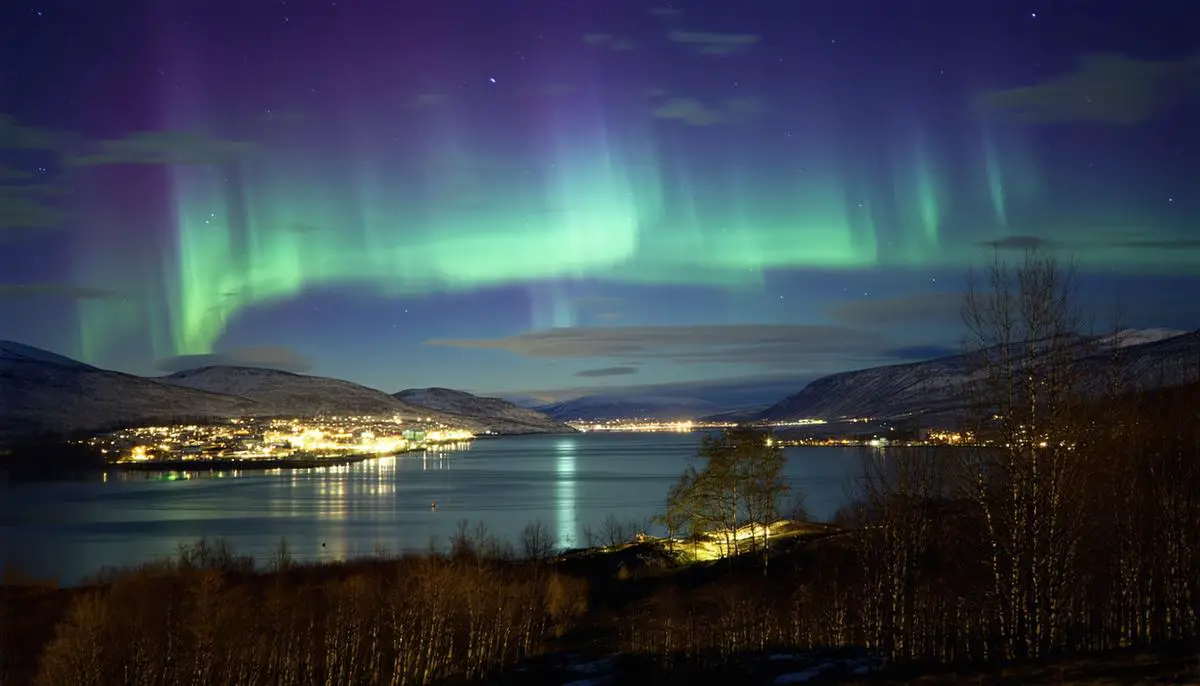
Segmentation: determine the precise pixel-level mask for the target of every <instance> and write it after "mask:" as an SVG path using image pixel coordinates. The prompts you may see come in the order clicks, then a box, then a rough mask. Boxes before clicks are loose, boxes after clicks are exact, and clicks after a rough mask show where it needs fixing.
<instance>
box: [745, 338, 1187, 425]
mask: <svg viewBox="0 0 1200 686" xmlns="http://www.w3.org/2000/svg"><path fill="white" fill-rule="evenodd" d="M1151 331H1152V332H1153V331H1154V330H1151ZM1139 333H1141V332H1121V333H1119V334H1117V335H1116V336H1091V337H1089V336H1080V337H1076V338H1077V339H1078V340H1077V341H1075V342H1074V344H1075V345H1076V346H1077V353H1076V359H1077V360H1078V362H1079V363H1080V364H1082V365H1084V370H1085V375H1088V376H1089V378H1096V379H1102V378H1104V376H1103V372H1104V370H1105V365H1109V364H1111V363H1112V362H1113V360H1114V359H1116V360H1119V362H1120V364H1121V366H1122V371H1123V376H1124V377H1125V378H1124V381H1125V382H1126V384H1127V385H1128V386H1129V388H1130V389H1131V390H1150V389H1155V388H1168V387H1173V386H1178V385H1183V384H1186V383H1190V382H1192V381H1195V380H1200V331H1196V332H1186V333H1176V334H1175V335H1165V333H1169V332H1154V333H1148V334H1145V335H1139ZM1125 334H1130V335H1125ZM978 354H979V353H976V352H966V353H960V354H958V355H951V356H948V357H941V358H935V359H932V360H925V361H922V362H906V363H903V364H896V365H887V366H882V367H871V368H869V369H861V370H857V371H849V372H841V373H838V374H831V375H829V376H823V377H821V378H819V379H816V380H814V381H812V382H810V383H809V384H808V385H807V386H805V387H804V388H802V389H801V390H800V391H799V392H797V393H794V394H792V395H790V396H788V397H786V398H784V399H782V400H780V401H779V402H777V403H775V404H774V405H772V406H771V407H769V408H767V409H766V410H764V411H762V412H761V413H759V414H758V415H757V416H756V417H755V419H756V420H758V421H766V422H781V421H795V420H800V419H821V420H825V421H838V420H849V419H853V418H868V417H869V418H872V419H880V420H907V421H915V420H920V421H923V422H925V423H928V424H931V425H933V426H942V425H948V424H950V423H952V422H953V420H954V418H955V417H956V415H957V414H959V413H961V410H963V409H964V408H965V407H966V406H967V403H968V402H969V398H968V397H967V393H968V385H969V382H970V379H971V377H972V375H973V374H975V372H974V371H973V370H974V367H975V365H974V364H973V362H972V357H973V356H976V355H978Z"/></svg>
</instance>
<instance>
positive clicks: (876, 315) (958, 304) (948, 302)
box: [826, 293, 963, 357]
mask: <svg viewBox="0 0 1200 686" xmlns="http://www.w3.org/2000/svg"><path fill="white" fill-rule="evenodd" d="M962 302H963V294H962V293H922V294H919V295H905V296H898V297H894V298H874V299H871V300H848V301H845V302H840V303H838V304H836V305H834V306H833V307H830V308H829V309H828V310H827V311H826V315H827V316H828V317H829V318H830V319H831V320H833V321H835V322H837V323H839V324H842V325H844V326H848V327H867V328H872V327H877V326H881V325H882V326H886V325H889V324H897V323H913V322H919V323H922V324H926V323H928V322H929V321H930V320H942V321H950V320H957V319H958V317H959V314H960V312H961V311H962ZM899 357H903V356H902V355H901V356H899Z"/></svg>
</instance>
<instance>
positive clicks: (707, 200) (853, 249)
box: [80, 122, 1196, 359]
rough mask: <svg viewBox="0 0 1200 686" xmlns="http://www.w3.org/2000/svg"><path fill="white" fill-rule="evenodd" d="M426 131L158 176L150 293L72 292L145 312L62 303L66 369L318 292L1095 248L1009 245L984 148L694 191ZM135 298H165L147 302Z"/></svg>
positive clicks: (914, 264) (744, 276)
mask: <svg viewBox="0 0 1200 686" xmlns="http://www.w3.org/2000/svg"><path fill="white" fill-rule="evenodd" d="M592 130H593V131H601V132H603V131H604V127H603V125H602V123H593V128H592ZM433 132H434V133H433V135H432V136H431V137H430V138H429V142H428V143H427V144H426V146H425V147H424V149H423V150H422V151H421V154H419V155H417V159H416V160H415V162H416V164H415V165H414V164H412V163H407V164H405V163H399V162H396V161H394V160H391V159H388V158H387V157H385V156H384V155H383V154H382V153H381V152H380V151H378V150H375V149H373V147H372V143H371V140H370V137H369V135H368V134H367V133H365V132H364V133H362V134H360V136H359V139H358V140H356V141H355V143H354V144H353V145H352V146H350V147H351V152H350V154H349V155H348V157H349V158H350V160H351V162H350V164H348V165H346V167H345V168H347V169H349V170H350V171H349V172H348V173H346V174H341V175H339V176H338V177H337V178H336V181H335V182H333V183H331V181H330V177H331V175H330V173H329V170H328V168H326V167H322V166H320V165H318V164H315V162H314V160H312V159H309V158H306V157H304V156H302V155H299V154H297V153H294V152H293V153H290V154H269V153H268V152H267V151H264V152H263V154H260V155H258V156H256V157H255V158H253V159H251V160H246V161H242V162H239V163H237V164H230V165H223V166H209V167H205V166H192V167H185V166H180V167H172V168H171V169H170V174H171V178H172V188H173V202H174V224H175V231H174V245H173V249H172V250H170V251H168V252H167V259H166V263H164V264H161V265H159V266H158V267H157V269H156V270H155V273H157V274H158V275H159V277H160V278H158V279H152V278H146V277H145V275H144V274H138V273H134V272H136V271H137V270H130V271H129V272H128V273H126V274H124V275H116V276H114V275H113V274H111V273H110V274H104V273H100V272H99V271H98V270H100V266H99V265H101V264H111V263H112V260H103V259H99V260H89V266H90V267H91V269H90V273H89V274H88V275H89V276H93V277H97V278H100V279H101V280H102V281H104V282H105V283H108V284H112V286H113V287H114V288H117V289H122V290H123V291H124V292H128V293H138V294H139V295H140V296H143V298H144V299H145V300H147V301H153V300H155V299H157V300H158V301H162V302H163V305H162V306H159V307H153V306H150V307H147V308H143V309H136V308H135V307H133V306H130V305H129V304H127V303H121V302H115V303H114V302H110V301H102V300H96V301H89V302H84V303H81V304H80V310H81V311H80V316H81V336H82V345H83V352H84V355H85V357H86V358H87V359H97V358H99V357H102V356H103V355H104V354H106V352H107V351H109V350H111V349H112V347H113V346H114V345H118V344H120V342H121V338H120V336H121V334H120V332H128V331H131V330H137V329H138V328H139V327H137V326H136V324H137V322H138V321H139V320H140V319H144V318H149V319H150V321H149V322H148V323H149V324H150V328H151V329H152V330H153V331H155V333H154V334H153V335H154V340H153V341H152V343H153V347H154V352H155V354H157V355H159V356H160V357H166V356H174V355H196V354H204V353H208V352H211V351H212V350H213V348H214V346H215V345H216V344H217V342H218V341H219V339H220V337H221V336H222V334H223V332H224V331H225V330H226V327H227V326H228V325H229V324H230V322H231V321H232V320H233V319H234V318H235V317H237V316H238V315H239V314H241V313H244V312H246V311H247V310H248V309H250V308H252V307H254V306H256V305H261V304H266V303H272V302H278V301H282V300H285V299H288V298H292V297H295V296H297V295H299V294H300V293H302V292H304V291H306V290H308V289H313V288H321V287H328V286H332V285H335V284H336V285H339V286H347V285H350V286H354V285H358V286H364V287H368V288H370V289H372V290H373V291H374V292H376V293H378V294H379V295H381V296H384V297H397V296H415V295H420V294H426V293H439V292H440V293H452V292H466V291H471V290H475V289H482V288H488V287H496V286H502V285H509V284H518V283H536V282H558V281H568V280H572V279H583V278H587V279H600V280H610V281H614V282H620V283H628V284H644V285H656V284H659V285H666V284H669V285H698V286H713V287H719V288H725V289H753V288H756V287H759V286H761V284H762V283H763V280H764V278H765V274H766V273H768V272H770V271H772V270H785V269H794V268H815V269H823V270H856V269H867V268H874V267H881V266H891V267H898V268H913V269H918V268H920V269H941V268H964V267H966V266H968V265H970V264H973V263H977V262H978V261H979V260H980V259H981V258H982V257H984V256H985V255H986V250H987V248H986V247H985V245H984V243H985V242H986V241H992V240H996V239H998V238H1002V237H1004V236H1006V235H1011V234H1020V235H1037V236H1041V237H1043V238H1049V237H1053V239H1054V240H1055V241H1063V242H1066V241H1070V240H1084V241H1086V240H1095V239H1096V236H1095V231H1094V230H1092V229H1090V227H1089V226H1088V223H1087V222H1079V223H1078V224H1076V225H1074V226H1072V225H1056V226H1040V227H1037V230H1013V231H1011V232H1010V231H1009V227H1013V226H1016V221H1017V220H1018V219H1019V218H1022V217H1029V216H1032V215H1031V211H1032V209H1035V208H1034V205H1035V204H1036V203H1037V201H1038V199H1039V196H1040V193H1039V189H1038V183H1037V176H1036V174H1035V173H1034V172H1035V171H1036V168H1035V164H1034V163H1033V161H1032V158H1031V156H1029V155H1028V154H1025V153H1023V152H1022V151H1021V148H1020V146H1018V145H1016V144H1011V145H1006V146H1005V147H1003V148H1002V147H1001V146H1000V145H999V144H998V143H997V141H996V140H995V137H994V136H993V134H991V133H990V132H986V133H985V134H984V135H983V140H982V145H981V152H980V154H979V155H978V162H977V163H976V164H975V169H976V172H975V174H974V175H973V176H972V175H970V174H968V175H965V176H962V177H953V176H950V175H948V173H947V167H948V165H946V164H945V163H943V162H941V161H939V160H940V159H941V156H940V155H938V154H937V151H936V150H935V149H934V146H933V145H932V144H931V142H930V138H929V137H928V136H923V135H912V136H910V137H909V139H908V142H907V144H906V145H901V146H898V147H897V148H896V150H898V151H900V154H899V155H897V156H896V158H895V159H894V160H892V161H891V164H889V165H888V168H889V169H890V170H891V171H890V174H889V176H890V178H889V179H886V180H880V179H876V178H871V177H870V176H865V175H863V174H856V173H853V172H851V171H847V170H846V168H845V165H841V164H839V159H840V158H839V155H838V154H837V152H838V151H837V150H836V149H835V148H834V146H832V145H829V144H822V145H816V146H813V147H811V148H810V149H808V151H807V152H806V154H805V155H804V156H803V159H797V160H795V162H794V168H793V171H791V172H790V173H787V172H780V171H779V170H774V171H773V172H772V173H770V174H768V173H765V172H761V171H758V172H756V171H755V170H754V168H753V167H751V166H749V165H737V166H734V167H733V168H731V169H726V170H715V171H713V170H709V169H706V170H705V171H706V173H705V174H704V177H705V178H704V180H703V181H699V180H697V178H696V175H695V173H694V171H693V166H689V165H686V164H682V163H678V164H672V163H671V162H670V161H664V160H660V159H658V157H657V156H656V154H655V153H654V152H653V151H654V149H655V148H654V146H653V145H652V144H650V143H649V142H648V141H652V138H650V137H649V136H648V135H643V136H641V137H637V138H639V139H638V140H636V141H633V142H630V141H628V140H626V141H618V140H616V139H615V138H613V137H611V136H607V135H599V136H594V137H591V138H588V139H586V140H588V141H589V142H588V143H584V144H580V143H579V142H578V140H579V139H578V138H575V139H573V142H568V138H567V137H566V136H565V135H560V136H558V137H555V136H554V135H551V136H549V140H550V141H552V142H551V143H550V144H549V149H548V150H546V151H545V152H546V155H545V158H546V163H545V164H544V165H541V167H540V168H539V169H536V170H534V171H530V170H528V169H516V168H506V167H505V165H504V164H503V163H502V160H503V159H504V157H503V156H501V155H496V156H494V159H493V160H492V163H491V164H487V165H484V164H481V163H480V162H479V161H478V160H477V159H476V158H474V157H473V156H472V153H471V152H470V151H471V150H472V146H471V145H469V144H468V142H467V141H465V140H463V138H462V137H461V136H458V135H456V134H455V128H454V125H453V122H448V123H447V122H443V123H442V124H439V125H437V126H435V127H433ZM334 168H339V167H337V166H336V165H335V167H334ZM414 168H416V169H419V170H420V173H419V174H417V173H416V172H414V171H413V169H414ZM396 179H399V180H398V181H397V180H396ZM1006 179H1014V180H1015V179H1019V180H1020V181H1014V182H1013V183H1015V184H1016V187H1015V188H1009V187H1008V186H1011V185H1013V184H1007V183H1006ZM964 208H967V209H964ZM985 208H986V209H985ZM1129 228H1130V230H1131V231H1132V230H1133V229H1137V230H1138V231H1140V232H1142V235H1145V227H1144V226H1135V225H1131V226H1130V227H1129ZM948 229H949V230H948ZM1083 257H1084V258H1085V260H1084V261H1085V262H1086V263H1087V264H1089V265H1120V266H1123V267H1127V268H1129V267H1132V268H1134V269H1136V268H1139V267H1143V268H1145V267H1147V264H1146V263H1147V262H1148V261H1151V260H1153V256H1151V255H1145V254H1144V255H1141V256H1140V257H1141V258H1144V259H1141V260H1140V264H1134V262H1133V260H1131V259H1130V257H1129V255H1128V251H1124V252H1123V251H1121V250H1118V249H1107V248H1103V247H1097V248H1096V249H1089V250H1087V252H1086V254H1084V255H1083ZM1160 258H1161V259H1158V260H1153V261H1154V265H1155V268H1156V269H1160V270H1161V269H1164V268H1166V269H1171V268H1174V269H1176V270H1183V271H1195V269H1196V268H1195V265H1192V264H1190V262H1188V261H1187V260H1186V256H1180V255H1175V256H1173V257H1172V256H1170V255H1169V253H1166V252H1164V253H1162V255H1160ZM148 282H152V283H163V284H165V292H159V293H147V292H146V290H147V286H146V285H145V284H146V283H148ZM164 296H165V297H164ZM554 319H555V321H556V322H560V323H561V322H562V321H563V320H564V319H569V317H568V316H566V315H562V314H555V316H554Z"/></svg>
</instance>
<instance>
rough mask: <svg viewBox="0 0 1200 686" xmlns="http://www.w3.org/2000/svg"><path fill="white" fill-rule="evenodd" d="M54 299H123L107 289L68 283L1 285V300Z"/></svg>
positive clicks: (118, 294)
mask: <svg viewBox="0 0 1200 686" xmlns="http://www.w3.org/2000/svg"><path fill="white" fill-rule="evenodd" d="M36 297H54V298H70V299H72V300H98V299H101V298H121V297H123V296H122V295H121V294H120V293H117V292H116V291H110V290H108V289H106V288H91V287H88V286H75V285H72V284H67V283H5V284H0V298H36Z"/></svg>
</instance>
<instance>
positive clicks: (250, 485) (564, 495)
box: [0, 433, 859, 583]
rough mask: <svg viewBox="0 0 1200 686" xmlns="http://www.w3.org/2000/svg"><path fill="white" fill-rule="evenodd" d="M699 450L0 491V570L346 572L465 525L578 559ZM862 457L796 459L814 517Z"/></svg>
mask: <svg viewBox="0 0 1200 686" xmlns="http://www.w3.org/2000/svg"><path fill="white" fill-rule="evenodd" d="M699 441H700V434H600V433H591V434H577V435H571V436H521V437H511V438H507V437H506V438H497V439H487V440H478V441H475V442H474V443H473V444H471V446H470V448H469V449H466V450H461V451H457V452H448V453H444V454H443V455H442V456H438V454H436V453H428V454H421V453H410V454H407V455H401V456H397V457H389V458H383V459H378V460H371V461H367V462H361V463H358V464H355V465H349V466H345V467H328V468H321V469H311V470H291V471H281V470H277V471H273V472H269V473H262V472H240V473H237V474H236V475H235V474H233V473H230V472H226V473H224V476H221V477H217V476H199V475H197V476H196V477H194V478H179V477H178V476H176V475H163V474H129V473H115V472H114V473H109V474H108V475H107V477H106V478H105V479H103V480H101V479H99V478H97V479H94V480H91V481H73V482H45V483H8V484H0V496H2V497H0V568H3V567H5V566H8V565H12V566H13V567H15V568H19V569H20V570H21V571H23V572H26V573H29V574H34V575H37V576H39V577H50V578H55V579H58V580H59V581H61V582H64V583H74V582H76V581H78V580H79V579H80V578H82V577H84V576H86V575H89V574H93V573H95V572H97V571H99V570H100V569H102V568H104V567H116V566H123V565H130V564H136V563H139V562H143V561H148V560H153V559H156V558H162V557H165V556H167V555H170V554H172V553H174V552H175V550H176V548H177V547H178V545H179V544H180V543H181V542H193V541H195V540H197V539H199V538H201V537H208V538H225V539H227V540H228V541H229V542H230V544H231V545H232V546H233V548H234V550H235V551H236V552H238V553H240V554H244V555H252V556H254V557H255V558H256V559H259V560H264V561H265V560H267V559H269V558H270V556H271V553H272V552H273V551H274V550H276V549H278V547H279V542H280V540H281V539H284V538H286V539H287V542H288V547H289V548H290V549H291V551H292V554H293V556H294V557H295V558H296V559H300V560H320V559H330V560H332V559H344V558H347V557H353V556H356V555H367V554H371V553H373V552H375V551H376V550H378V549H380V548H383V549H386V550H390V551H398V550H404V549H419V548H426V547H428V545H429V544H430V541H431V540H433V541H435V542H436V543H437V544H438V545H439V546H441V547H445V545H446V542H447V541H448V539H449V537H450V536H451V535H452V534H453V533H454V530H455V528H456V527H457V525H458V522H459V521H461V520H463V519H467V520H470V521H471V522H472V523H475V522H484V523H485V524H486V526H487V528H488V530H489V531H490V532H491V533H492V534H494V535H496V536H498V537H500V538H503V539H508V540H511V541H515V540H516V538H517V535H518V533H519V532H520V530H521V529H522V528H523V527H524V526H525V525H526V524H527V523H528V522H531V521H534V520H540V521H542V522H543V523H545V524H546V525H547V526H548V527H550V529H551V530H552V531H553V532H554V533H555V535H556V536H557V537H558V542H559V544H560V545H563V546H571V545H577V544H582V543H583V542H584V540H583V538H584V536H583V532H584V529H585V527H587V526H589V525H590V526H592V527H593V528H595V529H597V530H598V529H599V525H600V524H601V523H602V522H603V521H604V520H605V519H606V518H607V517H608V516H609V515H613V516H616V517H617V518H618V519H620V520H621V521H630V520H634V521H644V520H645V519H646V518H648V517H650V516H651V515H653V514H654V513H655V512H658V511H660V510H661V508H662V504H663V499H664V497H665V495H666V492H667V489H668V488H669V487H670V485H671V484H672V483H673V482H674V480H675V479H676V478H677V477H678V475H679V473H680V471H682V470H683V468H684V467H685V466H686V465H687V464H688V460H689V458H690V457H692V456H694V455H695V452H696V447H697V446H698V444H699ZM858 459H859V458H858V453H857V451H856V450H855V449H849V448H789V449H788V476H789V477H790V479H791V482H792V484H793V487H794V488H797V489H800V490H803V491H804V492H805V493H806V494H807V507H808V509H809V511H810V512H811V513H812V514H813V516H814V517H817V518H827V517H829V516H831V515H832V514H833V513H834V511H836V510H837V508H838V507H840V506H841V505H842V504H843V503H844V502H845V498H846V495H845V494H846V486H847V483H848V479H849V477H850V475H851V474H852V473H854V472H855V470H856V469H857V465H858ZM433 502H436V503H437V508H436V509H431V508H430V504H431V503H433Z"/></svg>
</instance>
